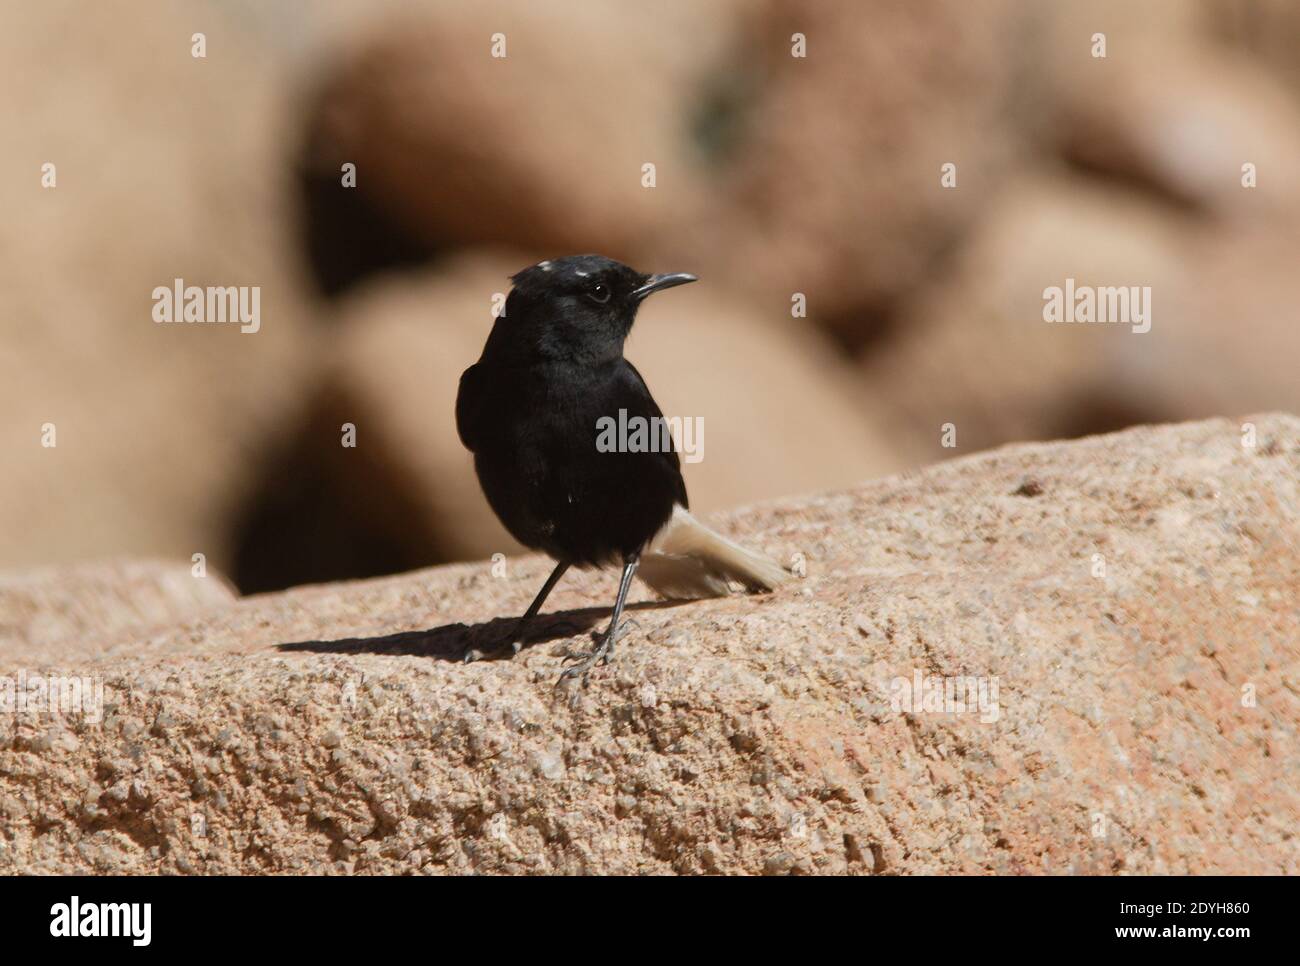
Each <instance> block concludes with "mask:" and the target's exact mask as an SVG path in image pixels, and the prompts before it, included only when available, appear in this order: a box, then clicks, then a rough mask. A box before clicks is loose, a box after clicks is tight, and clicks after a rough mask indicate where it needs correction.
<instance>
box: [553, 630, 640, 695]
mask: <svg viewBox="0 0 1300 966" xmlns="http://www.w3.org/2000/svg"><path fill="white" fill-rule="evenodd" d="M629 624H632V625H634V626H636V627H640V626H641V625H640V624H638V623H637V622H636V621H634V620H633V619H632V618H630V617H629V618H628V619H627V620H625V621H623V623H621V624H619V625H618V626H617V627H615V626H614V625H612V624H611V625H610V626H609V628H608V629H607V630H606V631H605V632H604V633H603V634H601V635H600V643H599V644H597V645H596V646H595V647H593V648H592V649H591V650H590V651H572V652H570V653H568V654H566V655H564V659H563V661H562V662H561V663H566V662H568V661H577V662H578V663H577V664H574V665H573V667H566V668H565V669H564V670H563V671H561V672H560V677H559V678H558V679H557V680H556V682H555V683H556V684H559V683H560V682H562V681H567V680H569V679H571V678H576V677H581V678H582V679H583V680H586V678H587V674H588V673H589V672H590V671H591V669H592V668H593V667H595V666H596V664H597V663H598V662H604V663H605V664H608V663H609V662H610V659H611V658H612V657H613V656H614V644H615V642H616V641H617V640H618V636H619V635H620V634H622V633H623V630H624V629H625V628H626V627H627V626H628V625H629Z"/></svg>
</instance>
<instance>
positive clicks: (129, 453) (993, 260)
mask: <svg viewBox="0 0 1300 966" xmlns="http://www.w3.org/2000/svg"><path fill="white" fill-rule="evenodd" d="M198 32H202V33H203V34H204V35H205V38H206V43H207V56H206V57H204V58H201V59H199V58H194V57H192V56H191V44H192V39H191V38H192V35H193V34H195V33H198ZM1097 33H1103V34H1104V35H1105V42H1106V56H1105V58H1097V57H1094V56H1092V51H1093V47H1094V40H1093V35H1094V34H1097ZM494 34H503V35H504V37H505V44H506V56H505V57H504V58H494V57H493V56H492V44H493V39H492V38H493V35H494ZM794 34H802V35H804V37H805V38H806V53H807V56H806V57H793V56H791V47H792V35H794ZM0 63H3V64H4V65H5V66H4V70H5V72H6V79H7V80H8V83H6V84H4V85H0V107H2V111H0V113H2V115H3V117H4V118H5V120H6V139H5V150H4V151H3V152H0V193H2V194H0V198H2V199H3V211H4V215H5V217H4V218H3V219H0V253H2V254H3V259H0V273H3V276H2V277H3V281H4V287H3V290H4V293H5V298H4V302H3V310H2V311H0V453H3V459H4V470H5V472H4V473H3V474H0V534H3V539H0V568H5V569H13V568H26V567H31V566H35V565H46V564H66V563H73V562H78V561H86V560H91V559H97V558H102V557H108V556H123V557H149V556H153V557H161V558H170V559H176V560H180V561H188V560H189V559H190V558H191V557H192V555H193V554H195V553H203V554H204V555H205V557H206V558H207V561H208V562H209V564H210V565H211V566H213V567H214V568H215V569H216V570H218V571H221V572H224V573H226V574H229V575H230V576H231V578H232V579H233V581H234V583H235V584H236V585H237V586H238V588H239V589H240V590H241V591H243V592H246V593H247V592H253V591H260V590H268V589H274V588H279V587H285V586H290V585H293V584H298V583H303V582H308V581H319V580H329V579H341V578H351V577H362V576H368V575H372V574H380V573H388V572H394V571H400V570H405V569H409V568H412V567H416V566H420V565H424V564H429V563H435V562H440V561H447V560H457V559H478V558H483V557H486V556H489V555H491V554H493V553H496V552H505V553H508V552H511V551H512V550H514V549H515V548H514V546H513V545H512V543H511V541H510V540H509V538H508V537H507V536H506V535H505V534H504V532H503V531H502V530H501V529H500V527H499V525H498V524H497V523H496V522H495V520H494V519H493V518H492V517H491V514H490V513H489V512H488V510H487V507H486V505H485V504H484V503H483V501H482V499H481V497H480V496H479V493H478V490H477V486H476V485H475V482H474V479H473V472H472V467H471V465H470V461H469V457H468V454H466V453H465V452H464V450H463V449H462V448H461V447H460V444H459V442H458V440H457V439H456V435H455V428H454V422H453V418H452V402H453V400H454V397H455V391H456V380H457V378H458V377H459V374H460V372H461V371H462V370H463V369H464V368H465V367H466V366H467V365H469V364H470V363H471V362H473V361H474V360H475V359H476V358H477V355H478V352H479V350H480V348H481V346H482V342H483V340H484V338H485V337H486V334H487V332H488V329H489V328H490V325H491V305H492V297H493V295H494V294H495V293H499V292H505V291H507V290H508V285H509V283H508V280H507V276H508V275H509V274H510V273H511V272H513V271H515V270H517V269H519V268H521V267H523V266H525V265H528V264H531V263H532V262H534V261H537V260H538V259H540V258H544V257H549V256H554V255H559V254H568V253H573V252H579V251H599V252H603V253H606V254H609V255H612V256H615V257H618V258H621V259H623V260H625V261H628V262H629V263H631V264H633V265H635V266H637V267H639V268H641V269H642V270H646V271H668V270H689V271H692V272H695V273H697V274H699V275H700V276H701V278H702V279H703V283H702V284H700V285H698V286H693V287H691V288H690V289H684V290H681V292H680V293H677V292H675V293H673V297H672V298H671V299H665V300H664V301H663V302H661V303H656V304H649V305H648V306H647V308H646V310H645V311H644V312H643V313H642V316H641V318H640V321H639V322H638V325H637V328H636V329H635V330H634V332H633V335H632V338H631V340H630V342H629V347H628V354H629V356H630V357H631V358H632V359H633V360H634V361H635V362H636V363H637V364H638V365H639V366H640V367H641V369H642V371H643V372H644V373H645V374H646V377H647V380H648V381H649V382H650V384H651V385H652V386H653V388H654V390H655V393H656V395H657V397H658V398H659V401H660V403H661V404H662V406H663V408H664V410H665V412H667V413H670V414H675V415H690V416H696V415H699V416H703V417H704V421H705V426H706V436H705V440H706V442H705V458H704V460H703V462H701V463H698V464H694V465H691V466H688V467H687V468H686V478H687V484H688V486H689V487H690V490H691V495H692V501H693V505H695V506H696V507H698V508H699V509H701V510H704V511H709V510H714V509H721V508H724V507H729V506H734V505H737V504H740V503H744V502H747V501H753V500H757V499H762V498H767V497H775V496H779V495H783V494H791V493H797V492H803V491H809V490H815V489H822V488H832V487H842V486H845V485H848V484H850V483H852V482H855V481H858V480H861V479H864V478H867V477H871V476H876V475H882V474H886V473H891V472H896V471H899V470H903V469H907V468H910V467H915V466H918V465H921V464H924V463H926V462H931V461H933V460H937V459H943V458H947V457H950V456H953V455H960V454H965V453H969V452H972V451H974V450H977V449H983V448H986V447H990V446H996V445H999V444H1001V443H1005V442H1008V441H1012V440H1022V439H1042V438H1055V437H1061V436H1078V435H1085V434H1089V433H1095V432H1102V431H1107V430H1111V429H1115V428H1119V427H1121V426H1126V425H1130V424H1134V423H1141V422H1151V421H1159V420H1177V419H1190V418H1199V417H1203V416H1208V415H1212V414H1222V415H1235V414H1241V413H1247V412H1251V411H1259V410H1265V409H1289V410H1291V411H1296V410H1300V378H1298V377H1297V374H1296V360H1297V358H1300V351H1298V350H1300V326H1298V325H1297V322H1298V321H1300V318H1298V316H1300V309H1297V301H1296V298H1295V296H1294V293H1293V291H1292V287H1293V286H1292V282H1293V278H1292V276H1293V275H1294V272H1295V267H1296V266H1297V264H1300V217H1298V215H1300V7H1297V6H1296V5H1295V4H1294V3H1291V2H1287V0H1239V2H1231V0H1157V2H1146V3H1142V4H1133V3H1126V2H1119V0H1104V2H1086V3H1085V2H1077V3H1076V2H1064V0H1063V2H1056V3H1051V4H1044V3H1038V2H1033V0H990V2H987V3H981V4H979V5H977V6H976V5H971V4H969V3H965V2H961V0H912V2H907V0H878V2H872V3H862V2H854V0H817V2H809V3H795V2H791V0H726V2H721V3H713V4H708V5H701V4H697V3H688V2H685V0H672V2H667V3H661V4H656V5H654V6H653V7H645V6H632V5H627V4H622V3H615V2H613V0H596V2H581V3H579V2H576V0H574V2H555V3H547V4H544V5H543V4H537V3H533V2H528V0H511V2H475V0H463V2H449V0H440V2H436V3H435V2H428V3H413V2H409V0H404V2H396V0H394V2H378V3H367V4H360V3H351V2H343V0H337V2H320V0H313V2H307V0H284V2H278V3H275V4H265V3H260V2H254V0H240V2H228V0H227V2H220V3H218V2H215V0H173V2H168V3H150V4H147V5H144V6H141V7H138V8H133V10H132V11H131V13H130V15H126V14H125V13H124V12H123V11H122V10H119V9H114V8H109V7H107V6H105V5H100V4H87V3H82V2H46V3H42V4H40V5H34V4H22V3H18V2H16V0H4V2H3V3H0ZM46 163H53V164H55V165H56V166H57V178H58V181H57V187H54V188H46V187H42V184H41V170H42V165H43V164H46ZM349 163H350V164H355V165H356V186H355V187H344V186H343V185H342V183H341V182H342V172H341V168H342V166H343V165H344V164H349ZM647 163H651V164H653V165H654V166H655V180H656V183H655V186H654V187H653V188H647V187H644V186H643V183H642V178H643V165H645V164H647ZM948 163H951V164H954V165H956V178H957V183H956V187H952V188H945V187H943V186H942V185H941V181H940V175H941V167H942V166H943V165H945V164H948ZM1246 163H1249V164H1252V165H1254V166H1255V170H1256V171H1257V178H1258V186H1257V187H1253V188H1247V187H1243V185H1242V165H1243V164H1246ZM175 277H182V278H184V279H185V281H186V283H187V284H194V285H257V286H260V287H261V290H262V328H261V331H260V332H258V333H257V334H255V335H246V334H241V333H240V332H239V331H238V328H237V327H224V326H223V327H201V326H194V327H190V326H185V325H174V326H160V325H156V324H155V323H153V322H152V321H151V317H150V311H151V308H152V301H151V292H152V290H153V289H154V287H155V286H158V285H170V284H171V280H172V279H173V278H175ZM1067 277H1068V278H1074V279H1076V280H1077V281H1078V283H1079V284H1093V285H1125V286H1127V285H1139V286H1151V288H1152V310H1153V324H1152V328H1151V331H1150V332H1148V333H1145V334H1141V335H1139V334H1134V333H1133V332H1132V331H1130V328H1129V327H1128V326H1122V325H1121V326H1103V325H1084V326H1058V325H1048V324H1046V323H1045V322H1044V321H1043V319H1042V308H1043V298H1042V293H1043V290H1044V289H1045V288H1047V287H1048V286H1052V285H1063V284H1064V281H1065V279H1066V278H1067ZM796 293H798V294H801V295H802V296H803V297H804V298H805V299H806V305H807V312H806V315H796V314H793V313H792V299H793V298H794V297H795V295H796ZM47 423H53V424H54V425H55V426H56V428H57V446H56V447H54V448H47V447H44V446H42V445H41V440H42V427H43V426H44V425H45V424H47ZM345 423H350V424H353V425H354V426H355V427H356V440H357V445H356V446H355V447H354V448H346V447H344V446H342V445H341V442H340V441H341V437H342V426H343V424H345ZM945 424H952V426H954V427H955V430H956V446H955V447H953V448H946V447H944V446H943V445H942V439H943V427H944V425H945ZM773 440H776V441H778V442H777V444H775V445H774V444H773Z"/></svg>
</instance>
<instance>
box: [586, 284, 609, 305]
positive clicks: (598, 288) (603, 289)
mask: <svg viewBox="0 0 1300 966" xmlns="http://www.w3.org/2000/svg"><path fill="white" fill-rule="evenodd" d="M587 298H589V299H591V300H592V301H593V302H600V303H602V304H603V303H605V302H608V301H609V286H608V285H605V284H603V283H601V282H597V283H596V284H595V285H593V286H592V287H591V288H590V289H588V290H587Z"/></svg>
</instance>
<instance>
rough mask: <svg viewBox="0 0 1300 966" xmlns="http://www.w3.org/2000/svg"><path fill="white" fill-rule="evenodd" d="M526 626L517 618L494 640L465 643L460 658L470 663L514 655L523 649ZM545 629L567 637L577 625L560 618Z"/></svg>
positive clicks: (575, 630)
mask: <svg viewBox="0 0 1300 966" xmlns="http://www.w3.org/2000/svg"><path fill="white" fill-rule="evenodd" d="M527 627H528V624H526V623H525V622H524V621H522V620H518V621H516V622H515V623H514V626H513V627H511V629H510V633H509V634H505V635H503V636H502V637H500V638H498V639H497V640H495V641H491V642H489V643H487V644H474V643H470V644H467V645H465V650H464V651H463V652H462V653H461V660H463V661H464V662H465V663H466V664H472V663H474V662H475V661H485V660H489V659H492V658H498V657H503V656H509V657H514V656H515V655H516V654H518V653H519V652H520V651H521V650H522V649H523V646H524V641H525V639H526V635H525V634H524V630H525V629H526V628H527ZM547 630H550V631H563V632H564V636H566V637H567V636H568V635H569V634H573V633H575V632H577V631H578V630H579V628H578V625H577V624H575V623H573V622H572V621H567V620H560V621H553V622H551V623H550V624H548V625H547ZM507 651H508V652H509V654H508V655H507V653H506V652H507Z"/></svg>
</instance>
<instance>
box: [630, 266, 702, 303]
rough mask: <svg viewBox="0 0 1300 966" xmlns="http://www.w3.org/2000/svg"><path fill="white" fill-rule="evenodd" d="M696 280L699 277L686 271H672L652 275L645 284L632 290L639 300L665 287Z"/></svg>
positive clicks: (634, 296) (635, 297)
mask: <svg viewBox="0 0 1300 966" xmlns="http://www.w3.org/2000/svg"><path fill="white" fill-rule="evenodd" d="M695 281H698V279H697V278H696V277H695V276H694V275H688V274H687V273H686V272H672V273H671V274H668V275H651V276H650V277H649V278H647V279H646V281H645V284H644V285H642V286H641V287H640V288H634V289H633V290H632V297H633V298H634V299H636V300H637V301H638V302H639V301H641V300H642V299H643V298H645V297H646V296H647V295H653V294H654V293H655V292H659V291H662V290H663V289H666V288H672V287H673V286H674V285H685V284H686V283H687V282H695Z"/></svg>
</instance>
